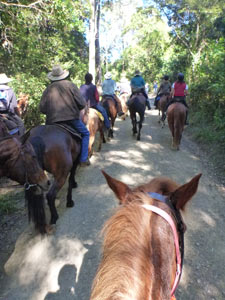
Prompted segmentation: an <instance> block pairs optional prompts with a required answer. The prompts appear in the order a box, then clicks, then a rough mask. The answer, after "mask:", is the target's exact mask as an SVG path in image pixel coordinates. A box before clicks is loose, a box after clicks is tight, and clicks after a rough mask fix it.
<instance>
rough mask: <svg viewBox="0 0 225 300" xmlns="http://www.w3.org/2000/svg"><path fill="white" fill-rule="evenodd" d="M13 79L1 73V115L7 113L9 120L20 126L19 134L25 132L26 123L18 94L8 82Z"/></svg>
mask: <svg viewBox="0 0 225 300" xmlns="http://www.w3.org/2000/svg"><path fill="white" fill-rule="evenodd" d="M10 81H12V79H11V78H8V77H7V76H6V74H0V115H1V114H4V115H6V117H7V119H8V120H9V121H12V122H14V123H15V124H16V125H17V126H18V130H19V135H20V136H22V135H23V134H24V132H25V128H24V124H23V121H22V119H21V118H20V112H19V109H18V107H17V100H16V95H15V93H14V91H13V89H12V88H10V87H9V86H8V83H9V82H10Z"/></svg>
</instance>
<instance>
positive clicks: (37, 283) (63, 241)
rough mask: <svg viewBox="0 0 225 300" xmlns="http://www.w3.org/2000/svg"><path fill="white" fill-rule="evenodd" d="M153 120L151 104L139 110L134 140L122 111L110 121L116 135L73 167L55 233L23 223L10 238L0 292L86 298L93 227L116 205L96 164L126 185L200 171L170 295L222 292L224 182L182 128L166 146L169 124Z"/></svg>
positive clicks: (92, 267) (194, 298)
mask: <svg viewBox="0 0 225 300" xmlns="http://www.w3.org/2000/svg"><path fill="white" fill-rule="evenodd" d="M157 121H158V115H157V112H156V111H155V110H152V111H150V112H149V111H147V112H146V119H145V123H144V126H143V129H142V136H141V141H140V142H137V141H136V139H135V138H133V137H132V134H131V123H130V120H129V118H128V119H127V120H126V121H121V120H118V121H116V128H115V138H114V139H113V140H111V141H110V142H109V143H107V144H104V145H103V149H102V151H101V153H97V154H95V155H94V156H93V157H92V158H91V163H92V165H91V166H90V167H88V168H84V169H79V170H78V174H77V182H78V185H79V187H78V188H77V189H76V190H74V192H73V198H74V200H75V201H76V205H75V207H74V208H72V209H65V202H63V203H62V204H61V205H60V207H59V213H60V219H59V221H58V223H57V227H56V233H55V234H54V235H53V236H46V237H40V236H39V235H34V232H33V229H32V226H28V227H27V228H26V229H25V231H24V232H23V233H22V234H21V235H20V236H19V238H18V239H17V242H16V244H15V249H14V251H13V253H12V255H11V256H10V257H9V259H8V261H7V262H6V264H5V266H4V269H5V272H6V274H7V277H5V276H2V279H0V285H1V288H0V299H4V300H28V299H29V300H43V299H45V300H49V299H57V300H61V299H79V300H88V299H89V293H90V287H91V282H92V280H93V277H94V274H95V271H96V268H97V265H98V262H99V257H100V246H101V239H100V238H99V231H100V229H101V227H102V225H103V223H104V221H105V220H106V219H107V218H108V216H109V215H110V213H111V210H112V209H113V208H114V207H116V205H117V201H116V199H115V197H114V195H113V193H112V191H111V190H110V189H109V188H108V187H107V185H106V182H105V179H104V177H103V176H102V174H101V172H100V170H101V169H104V170H105V171H106V172H108V173H109V174H110V175H111V176H113V177H116V178H117V179H119V180H122V181H124V182H126V183H127V184H129V185H131V186H135V185H137V184H141V183H143V182H146V181H147V180H150V179H152V178H153V177H155V176H161V175H164V176H169V177H171V178H173V179H174V180H175V181H177V182H178V183H180V184H183V183H185V182H187V181H188V180H190V179H191V178H192V177H193V176H195V175H196V174H198V173H202V174H203V176H202V178H201V180H200V185H199V190H198V193H197V194H196V196H195V197H194V198H193V201H192V202H191V204H190V205H189V207H188V209H187V213H186V216H185V221H186V224H187V232H186V234H185V261H184V269H183V275H182V279H181V282H180V285H179V288H178V291H177V293H176V295H177V299H182V300H206V299H207V300H213V299H215V300H222V299H225V271H224V270H225V269H224V265H225V235H224V228H225V210H224V200H225V190H224V187H223V186H222V185H220V184H218V182H216V180H215V177H214V176H212V175H211V174H210V172H209V170H208V168H207V167H206V165H205V164H204V161H203V160H202V159H201V156H200V153H201V152H200V151H199V149H198V147H197V145H196V144H194V143H191V142H190V141H189V140H188V138H187V137H185V135H184V137H183V140H182V143H181V150H180V151H178V152H175V151H172V150H170V144H171V136H170V133H169V130H168V126H166V127H165V128H164V129H161V127H160V126H159V124H158V122H157ZM3 285H4V286H3Z"/></svg>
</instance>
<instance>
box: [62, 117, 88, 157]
mask: <svg viewBox="0 0 225 300" xmlns="http://www.w3.org/2000/svg"><path fill="white" fill-rule="evenodd" d="M66 123H67V124H70V125H71V126H73V127H74V128H75V129H76V130H77V131H78V132H79V133H80V134H81V136H82V142H81V154H80V162H84V161H86V160H87V159H88V145H89V136H90V134H89V131H88V129H87V128H86V126H85V125H84V123H83V122H82V121H81V120H69V121H67V122H66Z"/></svg>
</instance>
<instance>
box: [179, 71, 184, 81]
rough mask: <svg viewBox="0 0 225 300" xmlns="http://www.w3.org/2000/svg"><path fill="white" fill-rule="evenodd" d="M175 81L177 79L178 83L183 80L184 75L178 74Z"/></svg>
mask: <svg viewBox="0 0 225 300" xmlns="http://www.w3.org/2000/svg"><path fill="white" fill-rule="evenodd" d="M177 79H178V80H179V81H182V80H184V74H183V73H179V74H178V76H177Z"/></svg>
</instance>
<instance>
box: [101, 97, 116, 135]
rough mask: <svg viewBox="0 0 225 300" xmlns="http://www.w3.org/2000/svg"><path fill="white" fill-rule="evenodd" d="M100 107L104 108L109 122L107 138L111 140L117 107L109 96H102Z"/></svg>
mask: <svg viewBox="0 0 225 300" xmlns="http://www.w3.org/2000/svg"><path fill="white" fill-rule="evenodd" d="M102 106H103V107H104V108H105V110H106V112H107V115H108V118H109V121H110V129H109V131H108V138H113V128H114V124H115V120H116V116H117V106H116V100H114V99H112V97H110V96H104V97H103V98H102Z"/></svg>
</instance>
